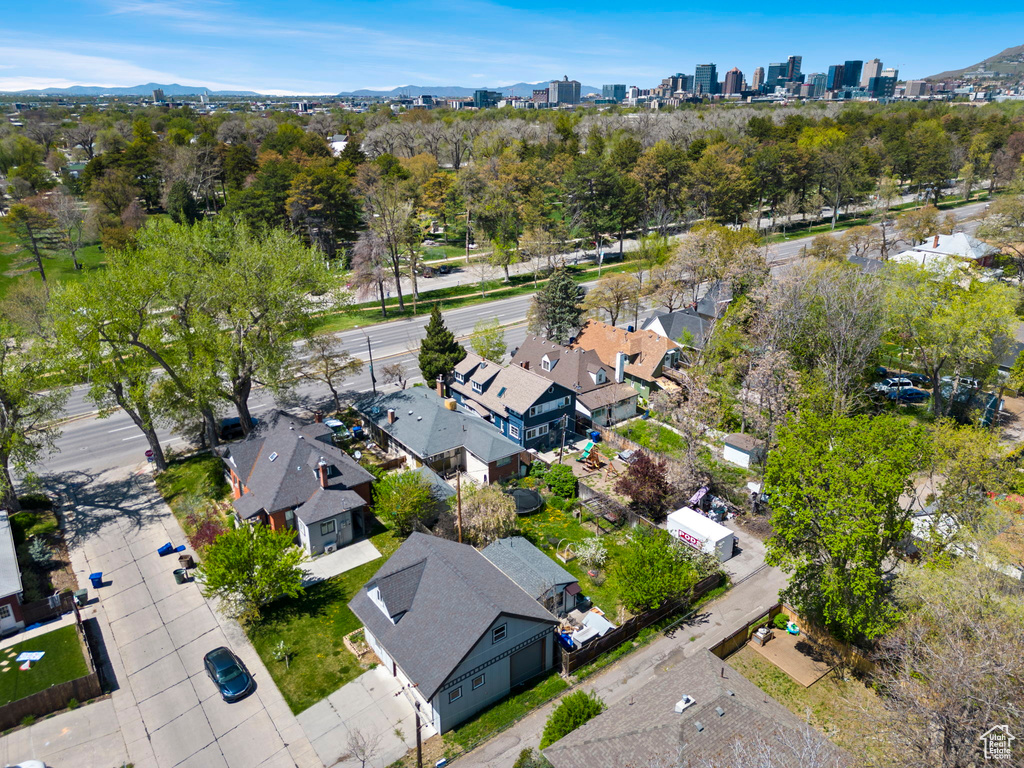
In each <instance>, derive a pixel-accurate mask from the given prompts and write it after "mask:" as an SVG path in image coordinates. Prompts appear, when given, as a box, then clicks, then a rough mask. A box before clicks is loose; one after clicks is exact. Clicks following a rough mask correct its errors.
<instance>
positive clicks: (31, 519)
mask: <svg viewBox="0 0 1024 768" xmlns="http://www.w3.org/2000/svg"><path fill="white" fill-rule="evenodd" d="M42 499H45V497H39V498H38V499H37V498H36V497H33V498H32V501H42ZM25 501H28V499H26V500H25ZM49 503H50V502H49V499H45V504H40V505H39V507H40V508H34V509H33V508H27V509H23V510H22V511H21V512H15V513H14V514H12V515H11V516H10V518H9V519H10V524H11V534H12V536H13V538H14V546H15V550H16V552H17V555H18V566H19V567H20V569H21V580H22V587H23V590H24V593H23V594H24V600H25V602H34V601H36V600H44V599H46V598H47V597H49V596H50V595H52V594H53V593H54V592H62V591H64V590H69V589H70V590H72V591H74V590H76V589H78V578H77V577H76V576H75V572H74V569H73V568H72V567H71V556H70V554H69V553H68V548H67V545H66V544H65V543H64V536H63V533H62V532H61V530H60V522H59V521H58V519H57V515H56V513H55V512H54V510H53V509H52V508H51V507H50V506H49ZM25 506H28V505H27V504H26V505H25ZM44 506H45V508H43V507H44Z"/></svg>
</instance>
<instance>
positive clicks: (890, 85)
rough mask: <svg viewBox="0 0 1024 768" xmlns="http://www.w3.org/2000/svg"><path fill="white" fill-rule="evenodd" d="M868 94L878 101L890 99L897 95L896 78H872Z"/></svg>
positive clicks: (869, 82)
mask: <svg viewBox="0 0 1024 768" xmlns="http://www.w3.org/2000/svg"><path fill="white" fill-rule="evenodd" d="M868 92H869V93H870V94H871V95H872V96H874V97H875V98H878V99H885V98H890V97H892V95H893V94H894V93H896V78H894V77H872V78H871V79H870V80H869V81H868Z"/></svg>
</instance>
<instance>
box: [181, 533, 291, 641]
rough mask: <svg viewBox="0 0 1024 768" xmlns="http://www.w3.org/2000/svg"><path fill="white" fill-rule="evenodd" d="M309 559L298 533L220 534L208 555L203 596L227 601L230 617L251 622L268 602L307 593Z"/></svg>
mask: <svg viewBox="0 0 1024 768" xmlns="http://www.w3.org/2000/svg"><path fill="white" fill-rule="evenodd" d="M305 560H306V553H305V552H303V551H302V550H301V549H299V548H298V547H297V546H296V545H295V532H294V531H292V530H290V529H283V530H279V531H274V530H271V529H270V528H269V527H268V526H265V525H261V524H258V523H257V524H253V525H248V524H246V525H242V526H241V527H239V528H232V529H231V530H229V531H227V532H226V533H223V534H221V535H220V536H218V537H217V538H216V539H215V540H214V542H213V543H212V544H210V545H209V546H207V547H206V549H204V550H203V559H202V561H201V562H200V564H199V567H198V568H197V570H196V580H197V581H198V582H199V587H200V589H201V590H202V592H203V596H204V597H206V598H207V599H210V598H217V599H218V600H221V601H223V603H224V605H225V607H226V608H227V610H228V612H229V613H230V614H231V615H233V616H235V617H236V618H238V619H239V620H240V621H241V622H243V623H251V622H253V621H256V620H258V619H259V617H260V611H261V610H262V608H263V606H265V605H267V604H268V603H270V602H273V601H274V600H276V599H277V598H279V597H296V596H298V595H299V594H301V593H302V579H303V577H304V575H305V569H304V568H303V563H304V562H305Z"/></svg>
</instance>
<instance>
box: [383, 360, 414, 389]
mask: <svg viewBox="0 0 1024 768" xmlns="http://www.w3.org/2000/svg"><path fill="white" fill-rule="evenodd" d="M380 372H381V376H380V378H381V381H383V382H384V383H385V384H397V385H398V388H399V389H405V385H406V384H407V383H408V381H409V377H408V375H407V374H406V372H405V366H404V365H402V364H401V363H399V362H394V363H388V364H387V365H385V366H384V367H383V368H381V371H380Z"/></svg>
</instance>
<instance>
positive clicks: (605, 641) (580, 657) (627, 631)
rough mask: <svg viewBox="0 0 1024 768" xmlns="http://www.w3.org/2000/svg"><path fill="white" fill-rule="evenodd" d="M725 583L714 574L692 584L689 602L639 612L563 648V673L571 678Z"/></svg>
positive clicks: (672, 603) (719, 575)
mask: <svg viewBox="0 0 1024 768" xmlns="http://www.w3.org/2000/svg"><path fill="white" fill-rule="evenodd" d="M724 581H725V576H724V575H723V574H722V573H713V574H711V575H710V576H707V577H705V578H703V579H701V580H700V581H698V582H697V583H696V584H694V585H693V587H692V589H691V590H690V597H689V600H676V601H673V602H671V603H667V604H666V605H663V606H662V607H661V608H657V609H655V610H653V611H647V612H645V613H641V614H640V615H639V616H634V617H633V618H631V619H629V620H628V621H625V622H623V623H622V624H621V625H619V626H618V627H616V628H615V629H612V630H609V631H608V632H606V633H605V634H604V635H603V636H602V637H599V638H597V639H596V640H594V641H592V642H590V643H587V644H586V645H585V646H584V647H582V648H580V649H578V650H575V651H570V650H567V649H565V648H562V674H564V675H571V674H572V673H573V672H575V671H576V670H577V669H579V668H580V667H582V666H583V665H584V664H588V663H589V662H591V661H593V660H594V659H596V658H597V657H598V656H600V655H601V654H602V653H605V652H606V651H610V650H612V649H613V648H618V647H619V646H620V645H622V644H623V643H625V642H627V641H629V640H632V639H633V638H634V637H636V636H637V635H638V634H640V631H641V630H643V629H646V628H647V627H649V626H651V625H652V624H655V623H657V622H659V621H661V620H662V619H664V618H667V617H669V616H671V615H672V614H674V613H678V612H679V611H682V610H683V609H685V608H687V607H688V606H689V605H691V604H692V603H694V602H696V601H697V600H699V599H700V598H701V597H703V596H704V595H706V594H707V593H708V592H710V591H711V590H712V589H715V588H716V587H718V586H719V585H721V584H722V583H723V582H724Z"/></svg>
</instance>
